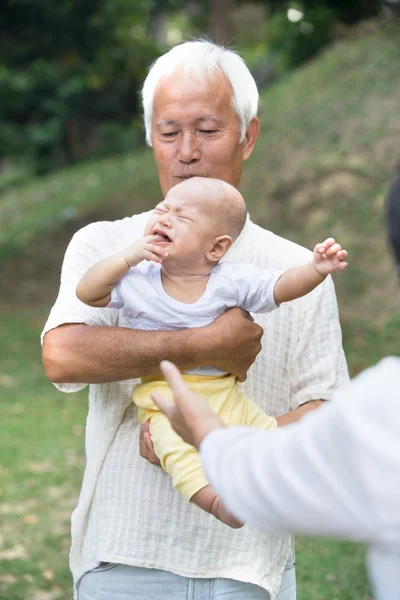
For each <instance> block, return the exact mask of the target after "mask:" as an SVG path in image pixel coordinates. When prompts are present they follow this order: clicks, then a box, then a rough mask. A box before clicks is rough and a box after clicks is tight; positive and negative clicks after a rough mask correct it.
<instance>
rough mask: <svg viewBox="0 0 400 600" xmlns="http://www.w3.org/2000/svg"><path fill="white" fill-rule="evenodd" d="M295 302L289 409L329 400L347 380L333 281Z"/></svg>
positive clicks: (325, 282) (330, 279)
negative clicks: (296, 315) (296, 313)
mask: <svg viewBox="0 0 400 600" xmlns="http://www.w3.org/2000/svg"><path fill="white" fill-rule="evenodd" d="M294 302H297V303H300V305H301V311H300V320H299V325H298V332H299V333H298V340H297V343H296V347H295V350H294V352H293V354H292V356H291V358H290V363H289V377H290V410H294V409H296V408H297V407H298V406H300V405H301V404H304V403H305V402H308V401H309V400H328V399H329V398H331V397H332V394H333V393H334V391H335V390H336V389H337V388H339V387H342V386H343V385H345V384H346V383H348V381H349V374H348V370H347V364H346V358H345V355H344V352H343V347H342V332H341V329H340V322H339V313H338V307H337V301H336V294H335V288H334V285H333V281H332V278H331V277H327V278H326V279H325V281H324V282H323V283H322V284H321V285H319V286H318V287H317V288H316V289H315V290H313V291H312V292H311V293H310V294H307V296H304V298H301V299H299V300H295V301H294Z"/></svg>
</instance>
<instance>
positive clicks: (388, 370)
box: [200, 358, 400, 548]
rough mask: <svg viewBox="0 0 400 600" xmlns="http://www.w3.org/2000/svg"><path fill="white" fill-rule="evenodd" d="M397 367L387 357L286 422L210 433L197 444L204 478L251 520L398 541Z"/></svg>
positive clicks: (269, 525)
mask: <svg viewBox="0 0 400 600" xmlns="http://www.w3.org/2000/svg"><path fill="white" fill-rule="evenodd" d="M399 374H400V361H399V360H398V359H395V358H390V359H386V360H384V361H382V362H381V363H380V364H379V365H377V367H375V368H373V369H369V370H368V371H366V372H364V373H362V374H361V375H360V376H359V377H357V379H356V380H354V381H353V382H351V384H349V385H347V386H346V387H345V388H344V389H343V390H340V391H338V392H337V393H336V397H335V398H334V400H333V402H329V403H327V404H326V406H324V408H322V409H321V410H318V411H316V412H315V413H313V414H312V415H310V416H309V417H307V418H306V419H304V420H303V421H301V422H300V423H298V424H296V425H293V426H291V427H287V428H283V429H277V430H274V431H271V432H261V431H260V432H257V431H255V430H254V429H253V430H252V429H249V428H244V427H243V428H231V429H223V430H217V431H213V432H212V433H210V435H208V436H206V437H204V438H203V442H202V443H201V446H200V450H201V455H202V460H203V466H204V469H205V472H206V474H207V477H208V478H209V480H210V482H211V484H212V485H213V487H214V488H215V490H216V491H217V492H218V493H219V494H220V495H221V498H222V500H223V502H224V503H225V504H226V505H227V507H228V509H229V510H231V511H232V513H233V514H235V516H237V517H238V518H239V519H241V520H243V521H246V522H247V523H250V524H252V525H254V526H256V527H259V528H262V529H272V530H275V531H288V532H294V533H306V534H315V535H335V536H339V537H348V538H352V539H358V540H365V541H368V542H372V543H379V544H391V545H393V546H397V548H398V547H399V546H398V544H399V542H400V518H399V510H398V499H399V493H400V480H399V478H398V473H399V468H400V441H399V440H400V425H399V423H400V406H399V403H398V391H397V390H398V386H397V381H398V377H399Z"/></svg>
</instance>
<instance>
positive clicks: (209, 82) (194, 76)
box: [154, 69, 233, 116]
mask: <svg viewBox="0 0 400 600" xmlns="http://www.w3.org/2000/svg"><path fill="white" fill-rule="evenodd" d="M232 102H233V89H232V85H231V83H230V82H229V81H228V79H227V78H226V77H225V75H224V74H223V72H222V71H221V70H220V69H218V70H215V71H212V72H209V73H208V72H204V73H202V72H200V74H199V73H192V72H186V71H182V70H181V69H178V70H177V71H175V72H173V73H171V74H169V75H166V76H165V77H163V78H162V79H161V80H160V82H159V83H158V85H157V88H156V90H155V94H154V111H155V112H156V113H160V111H161V112H162V111H163V110H164V109H165V108H168V107H171V106H173V105H174V104H177V103H179V104H180V105H181V106H184V107H185V110H188V109H189V108H191V107H192V108H199V107H200V106H201V107H202V108H204V105H208V106H209V110H207V111H206V112H207V113H210V114H212V113H213V110H214V111H217V112H218V111H220V110H226V109H227V108H231V107H232ZM182 116H184V115H182Z"/></svg>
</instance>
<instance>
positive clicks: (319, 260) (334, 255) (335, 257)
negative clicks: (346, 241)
mask: <svg viewBox="0 0 400 600" xmlns="http://www.w3.org/2000/svg"><path fill="white" fill-rule="evenodd" d="M346 259H347V251H346V250H343V249H342V246H341V245H340V244H338V243H336V241H335V240H334V239H333V238H328V239H327V240H325V242H322V244H317V245H316V246H315V248H314V254H313V258H312V260H310V261H309V262H308V263H306V264H305V265H298V266H296V267H292V268H291V269H288V270H287V271H285V272H284V273H283V274H282V275H281V277H280V278H279V279H278V281H277V282H276V284H275V288H274V298H275V302H276V303H277V304H281V303H282V302H289V301H290V300H295V299H296V298H300V297H301V296H305V295H306V294H308V293H309V292H311V291H312V290H313V289H314V288H316V287H317V285H319V284H320V283H322V282H323V281H324V280H325V278H326V277H327V276H328V275H330V274H331V273H333V272H334V271H343V270H344V269H347V267H348V263H347V262H346Z"/></svg>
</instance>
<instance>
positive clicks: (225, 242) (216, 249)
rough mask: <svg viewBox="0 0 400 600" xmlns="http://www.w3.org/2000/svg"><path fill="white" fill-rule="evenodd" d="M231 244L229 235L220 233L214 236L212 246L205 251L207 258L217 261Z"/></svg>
mask: <svg viewBox="0 0 400 600" xmlns="http://www.w3.org/2000/svg"><path fill="white" fill-rule="evenodd" d="M232 244H233V240H232V238H231V236H230V235H220V236H218V237H216V238H215V240H214V245H213V247H212V248H211V250H210V251H209V252H207V258H208V260H209V261H211V262H215V263H217V262H218V261H220V260H221V258H223V257H224V256H225V254H226V253H227V252H228V250H229V248H230V247H231V246H232Z"/></svg>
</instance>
